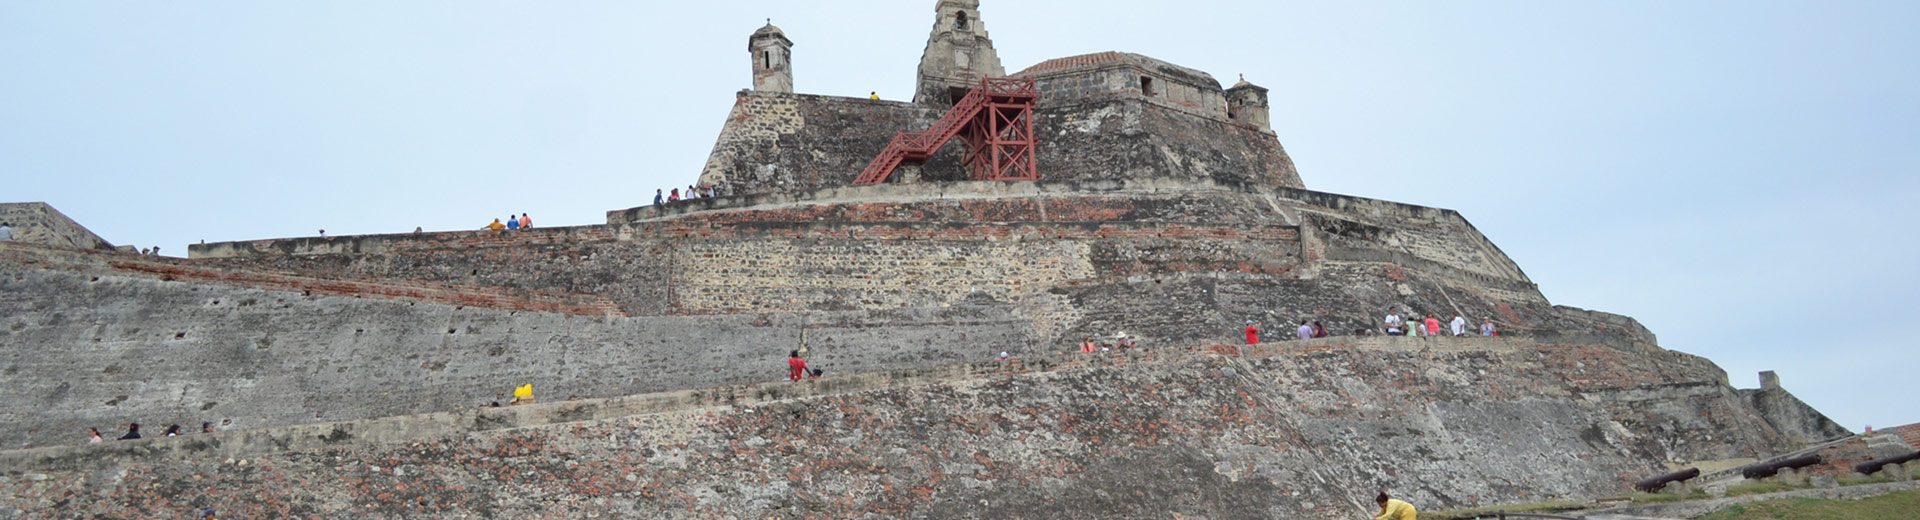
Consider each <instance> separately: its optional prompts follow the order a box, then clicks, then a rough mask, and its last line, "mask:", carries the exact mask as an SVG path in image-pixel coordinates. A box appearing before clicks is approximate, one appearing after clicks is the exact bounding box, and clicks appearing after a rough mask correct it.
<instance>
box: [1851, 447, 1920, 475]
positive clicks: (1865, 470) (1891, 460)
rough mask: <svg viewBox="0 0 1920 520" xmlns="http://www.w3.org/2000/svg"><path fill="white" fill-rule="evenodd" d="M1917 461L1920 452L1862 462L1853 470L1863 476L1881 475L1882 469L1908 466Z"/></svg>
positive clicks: (1919, 457)
mask: <svg viewBox="0 0 1920 520" xmlns="http://www.w3.org/2000/svg"><path fill="white" fill-rule="evenodd" d="M1916 460H1920V451H1916V452H1913V453H1908V454H1906V455H1901V456H1898V457H1887V458H1884V459H1880V460H1875V461H1868V462H1862V463H1860V465H1858V466H1854V467H1853V470H1854V471H1858V472H1860V474H1861V475H1872V474H1874V473H1879V472H1880V470H1881V469H1883V468H1886V467H1887V466H1889V465H1892V464H1906V463H1908V462H1913V461H1916Z"/></svg>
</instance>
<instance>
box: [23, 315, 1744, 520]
mask: <svg viewBox="0 0 1920 520" xmlns="http://www.w3.org/2000/svg"><path fill="white" fill-rule="evenodd" d="M1619 350H1620V348H1619V347H1617V346H1612V345H1605V344H1536V343H1532V342H1527V341H1515V340H1480V339H1475V340H1457V341H1452V342H1437V343H1429V342H1424V341H1422V340H1412V339H1405V338H1391V339H1389V338H1377V339H1374V340H1366V341H1346V340H1342V341H1321V342H1311V343H1307V344H1304V345H1284V346H1276V347H1270V348H1260V349H1253V350H1243V349H1240V348H1237V347H1215V348H1211V349H1197V350H1196V349H1148V350H1145V351H1141V352H1136V353H1128V354H1112V355H1096V356H1067V357H1041V358H1036V359H1033V360H1030V361H1027V362H1026V363H1027V364H1028V366H1026V367H1022V366H1019V365H1015V364H1005V365H1000V364H997V363H994V362H988V363H981V364H977V365H969V366H965V367H953V368H945V369H933V370H929V371H921V372H913V373H902V374H897V375H895V376H880V375H874V374H869V375H864V376H858V377H855V378H850V379H849V380H848V381H845V382H837V381H835V380H833V379H832V378H830V379H828V380H824V381H822V382H820V383H817V384H819V385H821V386H820V387H819V388H817V389H816V388H811V387H808V386H807V385H804V384H803V385H797V386H795V385H787V384H778V385H768V386H763V387H745V388H734V389H715V390H712V391H706V392H704V393H703V392H690V393H689V392H681V393H675V394H671V395H668V396H660V397H653V398H649V397H646V396H637V397H636V398H631V399H629V400H627V401H621V402H614V401H604V402H583V403H556V404H549V405H540V408H539V409H537V410H526V411H521V410H511V409H510V410H505V411H499V412H495V411H471V412H462V413H459V414H452V415H436V416H429V417H420V418H412V419H392V420H385V421H379V422H383V423H385V424H386V425H385V426H376V425H366V426H364V427H361V426H360V425H351V424H349V425H333V426H316V427H312V428H305V429H299V430H292V431H289V432H287V433H284V434H273V433H268V432H263V433H259V434H254V433H249V432H229V433H221V434H216V435H213V436H207V437H203V438H195V437H194V436H188V437H186V438H182V439H168V440H156V441H148V442H145V443H136V444H135V445H131V446H123V445H119V444H116V445H110V446H107V447H103V448H101V449H99V450H97V451H89V450H90V449H91V448H61V449H53V450H35V451H34V452H31V453H23V452H15V453H6V454H0V460H7V461H9V468H8V469H7V470H6V471H5V472H4V478H5V480H0V511H6V510H12V511H13V512H15V513H17V514H20V515H26V516H33V515H37V514H40V513H42V512H46V511H62V512H63V513H71V514H77V515H102V516H143V515H146V516H150V515H165V514H170V512H174V511H182V510H187V509H189V508H199V507H217V508H219V509H220V510H221V511H222V512H223V513H225V514H227V515H229V516H237V517H250V518H251V517H287V516H296V517H298V516H308V515H320V516H323V517H324V516H333V515H340V514H347V513H348V512H352V513H353V514H359V515H375V516H384V515H391V516H408V517H430V518H454V517H459V516H462V515H468V516H483V517H529V516H569V517H579V516H585V515H591V514H600V515H611V516H615V517H646V518H713V517H752V518H764V517H778V518H799V517H825V518H883V517H913V518H983V517H995V518H998V517H1040V516H1044V517H1049V518H1133V517H1147V516H1152V517H1162V516H1167V515H1169V514H1180V515H1184V516H1187V517H1209V518H1338V517H1343V516H1352V515H1357V514H1360V511H1362V510H1363V507H1362V505H1361V504H1363V503H1364V502H1365V500H1366V498H1367V495H1370V494H1371V493H1372V491H1373V490H1374V489H1377V488H1378V487H1380V486H1389V487H1392V488H1394V489H1395V490H1396V492H1397V493H1399V494H1402V495H1404V496H1407V497H1409V498H1413V499H1415V500H1416V501H1417V502H1418V503H1421V504H1423V505H1427V506H1428V507H1436V508H1439V507H1458V506H1470V505H1480V504H1491V503H1507V502H1523V501H1529V500H1538V499H1542V498H1546V497H1574V498H1578V497H1597V496H1603V495H1610V494H1615V493H1618V492H1620V491H1621V490H1623V489H1625V487H1626V486H1627V485H1628V483H1630V482H1631V481H1632V479H1634V478H1637V477H1639V476H1642V475H1641V474H1642V473H1645V472H1648V471H1652V470H1654V469H1656V468H1658V467H1660V463H1661V462H1662V460H1663V459H1662V458H1661V457H1662V456H1664V455H1666V454H1665V453H1664V450H1665V449H1666V447H1665V445H1664V444H1663V439H1661V438H1657V437H1651V436H1648V435H1645V434H1644V433H1642V432H1645V431H1653V430H1639V429H1629V428H1623V427H1621V423H1622V421H1628V420H1632V421H1644V422H1649V423H1654V424H1655V426H1657V427H1659V428H1666V429H1671V430H1673V431H1676V432H1683V434H1685V435H1702V434H1703V433H1700V432H1713V433H1712V434H1713V435H1732V436H1735V437H1737V438H1738V439H1737V440H1736V441H1735V442H1733V443H1728V444H1730V445H1741V444H1745V445H1751V446H1760V447H1765V446H1773V445H1777V444H1779V443H1780V442H1781V440H1780V439H1778V438H1777V437H1772V436H1770V435H1768V434H1767V433H1765V432H1763V431H1754V430H1745V429H1741V428H1738V427H1737V426H1739V424H1738V423H1737V421H1739V420H1741V418H1739V417H1735V416H1729V415H1727V414H1726V413H1724V412H1723V411H1721V410H1738V409H1739V407H1738V406H1737V404H1738V402H1739V401H1738V399H1737V398H1728V397H1724V396H1723V397H1721V398H1720V399H1722V400H1727V401H1729V402H1727V403H1716V402H1715V401H1714V399H1715V398H1713V397H1711V396H1712V395H1714V394H1715V392H1713V391H1707V392H1704V393H1703V392H1701V391H1699V390H1697V389H1698V388H1709V389H1710V388H1712V387H1716V386H1717V385H1720V383H1718V382H1716V381H1715V378H1717V377H1719V376H1720V374H1718V373H1717V371H1713V370H1707V371H1704V372H1703V371H1700V370H1697V369H1688V368H1683V367H1688V366H1696V367H1697V365H1693V364H1692V363H1689V362H1685V361H1681V362H1679V363H1668V362H1666V361H1672V360H1663V359H1660V358H1661V356H1641V357H1633V358H1628V357H1622V358H1614V357H1608V356H1598V357H1592V358H1591V359H1596V360H1601V359H1615V360H1619V361H1622V362H1623V363H1622V364H1619V365H1613V366H1598V365H1595V366H1592V369H1593V370H1595V371H1605V372H1609V373H1612V374H1614V375H1613V376H1612V377H1610V378H1604V379H1601V378H1585V379H1580V378H1568V377H1560V374H1558V373H1556V372H1555V370H1557V369H1558V366H1557V364H1556V361H1554V360H1555V359H1556V358H1557V357H1559V356H1563V355H1567V354H1570V353H1572V354H1574V355H1575V356H1576V357H1581V358H1583V359H1586V357H1585V356H1587V354H1578V353H1591V352H1598V351H1619ZM1710 366H1711V365H1706V367H1708V368H1710ZM1596 383H1597V384H1598V385H1599V386H1598V387H1596V386H1594V385H1595V384H1596ZM835 385H839V386H835ZM1622 386H1631V387H1634V388H1637V389H1640V390H1642V391H1644V392H1646V393H1647V398H1646V399H1642V400H1639V401H1635V402H1615V401H1613V400H1612V398H1611V397H1607V396H1604V395H1601V396H1596V395H1595V394H1594V393H1592V391H1593V390H1595V389H1596V388H1602V389H1604V388H1618V387H1622ZM1725 393H1726V394H1731V390H1730V389H1729V390H1727V391H1726V392H1725ZM720 395H737V396H741V398H740V399H738V400H735V401H731V402H729V401H727V400H725V399H721V398H719V397H717V396H720ZM1703 396H1706V397H1703ZM622 403H624V404H622ZM1650 403H1658V404H1661V405H1662V406H1658V407H1650V406H1648V404H1650ZM627 412H634V413H635V414H634V415H625V416H622V415H618V414H621V413H627ZM493 414H507V415H506V416H503V419H504V420H508V421H524V422H510V423H508V424H509V426H506V427H490V426H486V425H485V424H484V423H485V420H484V419H483V418H484V417H486V416H488V415H493ZM568 416H571V418H569V417H568ZM408 421H416V422H414V423H411V424H409V423H408ZM553 421H560V422H553ZM569 421H578V422H569ZM516 424H517V426H513V425H516ZM342 432H344V433H342ZM382 432H386V433H382ZM275 435H294V436H295V437H286V438H285V439H286V440H284V441H273V440H271V439H273V438H274V436H275ZM249 436H252V437H261V436H264V437H263V438H264V439H266V440H264V441H263V440H258V439H256V440H249V441H243V440H242V439H243V438H246V437H249ZM1689 440H1690V441H1691V442H1690V443H1687V445H1690V446H1706V445H1710V444H1721V443H1722V442H1721V440H1719V439H1716V440H1715V441H1713V442H1708V441H1707V439H1706V438H1704V437H1693V438H1691V439H1689ZM143 445H144V446H143ZM1699 454H1701V455H1705V454H1706V453H1704V452H1703V453H1699ZM1683 455H1691V453H1683Z"/></svg>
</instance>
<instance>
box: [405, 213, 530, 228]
mask: <svg viewBox="0 0 1920 520" xmlns="http://www.w3.org/2000/svg"><path fill="white" fill-rule="evenodd" d="M486 229H487V230H488V231H502V232H504V231H526V230H529V229H533V217H529V216H527V214H526V213H521V214H520V217H519V218H514V216H513V214H512V213H508V214H507V218H506V222H504V223H503V222H501V221H500V219H497V218H496V219H493V223H492V224H487V227H486ZM413 232H414V233H419V232H420V228H414V230H413Z"/></svg>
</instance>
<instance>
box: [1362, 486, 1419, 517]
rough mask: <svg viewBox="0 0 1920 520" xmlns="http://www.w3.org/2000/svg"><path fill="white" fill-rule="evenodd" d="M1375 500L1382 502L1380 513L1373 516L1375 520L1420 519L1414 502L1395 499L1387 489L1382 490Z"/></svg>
mask: <svg viewBox="0 0 1920 520" xmlns="http://www.w3.org/2000/svg"><path fill="white" fill-rule="evenodd" d="M1373 501H1374V502H1378V503H1380V515H1379V516H1375V517H1373V520H1419V519H1418V517H1416V516H1415V515H1417V514H1418V513H1417V512H1416V511H1414V510H1413V504H1409V503H1406V502H1401V501H1399V500H1394V499H1393V497H1389V496H1387V492H1385V491H1381V492H1380V496H1377V497H1374V498H1373Z"/></svg>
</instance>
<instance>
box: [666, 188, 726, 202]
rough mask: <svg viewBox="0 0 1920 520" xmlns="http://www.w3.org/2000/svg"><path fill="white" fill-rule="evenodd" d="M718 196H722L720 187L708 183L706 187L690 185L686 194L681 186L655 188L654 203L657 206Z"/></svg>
mask: <svg viewBox="0 0 1920 520" xmlns="http://www.w3.org/2000/svg"><path fill="white" fill-rule="evenodd" d="M717 198H720V187H719V186H714V185H708V186H706V187H697V186H693V185H688V186H687V191H686V193H685V194H684V195H683V194H681V192H680V188H674V189H673V191H665V190H653V205H655V206H664V205H667V204H675V203H678V202H681V201H693V200H700V199H717Z"/></svg>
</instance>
